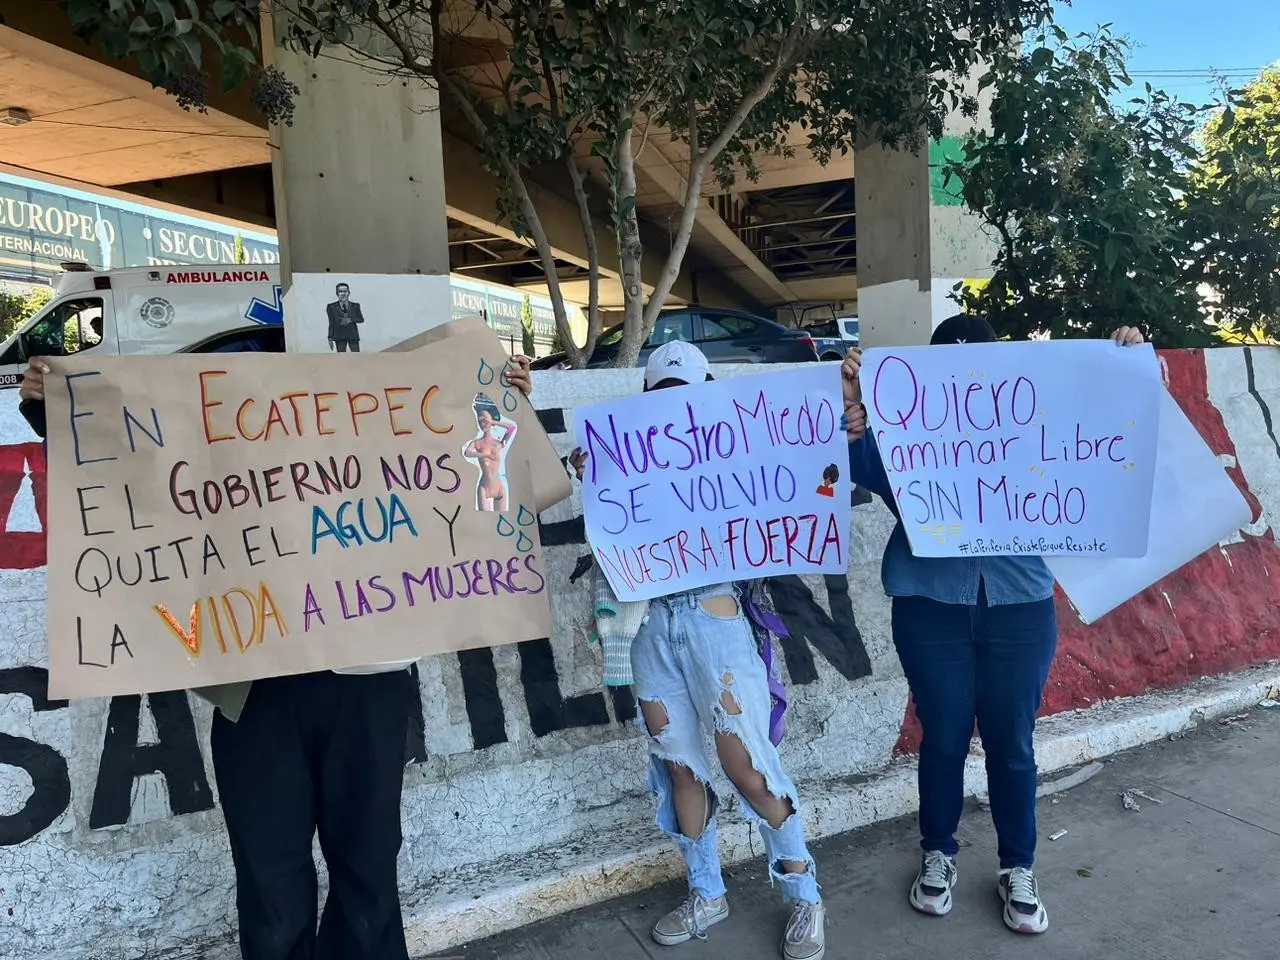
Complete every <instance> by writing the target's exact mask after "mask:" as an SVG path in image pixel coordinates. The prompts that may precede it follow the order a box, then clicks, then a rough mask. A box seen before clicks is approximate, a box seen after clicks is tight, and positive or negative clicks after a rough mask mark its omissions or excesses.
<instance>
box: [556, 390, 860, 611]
mask: <svg viewBox="0 0 1280 960" xmlns="http://www.w3.org/2000/svg"><path fill="white" fill-rule="evenodd" d="M842 412H843V411H842V402H841V396H840V370H839V368H838V367H836V366H834V365H824V366H817V365H815V366H813V367H811V368H805V369H793V370H785V371H781V372H777V373H769V374H762V375H759V376H751V377H738V378H734V379H732V380H724V381H717V382H712V383H705V384H699V385H697V386H686V387H676V388H673V389H667V390H658V391H654V392H652V393H647V394H640V395H637V396H635V397H629V398H626V399H623V400H614V401H611V402H608V403H600V404H596V405H594V406H589V407H578V408H577V409H576V410H575V411H574V429H575V432H576V435H577V441H578V445H579V446H581V447H582V449H583V450H584V451H586V453H587V455H588V459H587V466H586V474H585V476H584V477H583V492H582V500H583V514H584V518H585V520H586V527H587V539H588V541H590V544H591V549H592V552H593V553H594V554H595V557H596V561H597V562H598V563H599V564H600V567H601V569H602V570H604V572H605V575H606V576H607V577H608V579H609V584H610V585H611V586H612V587H613V591H614V593H615V594H616V595H617V596H618V598H619V599H620V600H648V599H652V598H653V597H662V596H667V595H668V594H672V593H678V592H680V591H682V590H690V589H693V588H695V587H700V586H706V585H709V584H715V583H723V582H726V581H732V580H747V579H754V578H756V577H764V576H769V575H771V574H779V573H844V572H845V570H846V569H847V567H848V562H849V558H848V539H849V523H850V490H849V480H848V476H847V474H848V472H849V470H848V463H849V447H848V442H847V440H846V439H845V435H844V431H843V430H842V429H841V427H840V419H841V415H842Z"/></svg>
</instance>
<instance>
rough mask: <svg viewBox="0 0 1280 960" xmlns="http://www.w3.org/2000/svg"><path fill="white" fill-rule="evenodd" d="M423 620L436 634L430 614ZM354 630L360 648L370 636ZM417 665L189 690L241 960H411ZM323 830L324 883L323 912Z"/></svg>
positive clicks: (36, 376) (33, 367)
mask: <svg viewBox="0 0 1280 960" xmlns="http://www.w3.org/2000/svg"><path fill="white" fill-rule="evenodd" d="M402 359H403V358H402ZM224 362H225V361H224ZM528 370H529V366H528V361H527V360H525V359H523V358H513V359H512V363H511V365H510V366H509V367H507V368H506V370H505V376H506V380H507V382H508V383H509V384H510V385H511V386H512V387H513V388H514V389H516V390H519V391H520V392H523V393H525V394H528V393H529V392H530V388H531V384H530V379H529V372H528ZM49 374H50V366H49V364H47V363H45V362H44V361H43V360H41V359H35V360H32V361H31V363H30V367H29V369H28V370H27V372H26V376H25V378H24V380H23V383H22V387H21V390H20V394H21V398H22V401H21V411H22V413H23V415H24V416H25V417H26V418H27V421H28V422H29V423H30V424H31V426H32V428H33V429H34V430H35V431H36V433H37V434H39V435H40V436H42V437H43V436H45V434H46V426H47V424H46V417H45V379H46V375H49ZM49 379H50V380H52V377H51V376H50V377H49ZM331 396H336V394H331ZM317 408H318V406H317ZM194 429H197V430H198V429H199V427H198V426H195V427H194ZM166 579H167V578H166ZM388 592H389V591H388ZM309 593H310V591H309V589H308V595H309ZM197 609H199V608H197ZM226 609H228V610H230V609H231V608H230V607H229V606H228V607H227V608H226ZM342 613H343V615H344V618H346V616H345V615H346V613H347V610H346V606H345V604H343V608H342ZM193 616H194V614H193ZM231 616H234V615H233V614H231ZM421 625H422V627H423V628H424V629H430V625H429V624H428V623H427V618H422V619H421ZM346 629H347V630H349V631H351V632H352V639H353V640H357V641H358V640H362V639H364V638H365V637H366V636H367V635H368V632H369V630H370V629H371V628H369V627H365V626H363V625H360V626H355V627H347V628H346ZM193 632H194V631H193ZM237 632H238V630H237ZM221 635H222V632H221V628H218V636H219V639H221ZM413 662H414V661H407V662H406V661H400V662H393V663H376V664H372V665H369V666H364V667H351V668H345V669H335V670H332V671H330V670H318V671H314V672H308V673H300V674H293V675H287V676H271V677H268V678H266V679H261V680H254V681H253V683H252V685H250V684H247V683H239V684H236V683H233V684H225V685H222V686H218V687H205V688H202V689H198V690H195V691H194V692H195V693H197V694H198V695H200V696H202V697H204V698H205V699H207V700H209V701H210V702H212V703H213V704H214V705H215V707H217V711H216V712H215V714H214V718H213V727H212V732H211V735H210V745H211V752H212V757H213V767H214V773H215V775H216V778H217V784H218V793H219V798H220V802H221V807H222V813H223V816H224V818H225V822H226V826H227V836H228V839H229V841H230V847H231V855H232V860H233V862H234V865H235V874H236V907H237V912H238V916H239V934H240V950H241V955H242V956H243V957H244V958H245V960H303V958H307V960H407V957H408V950H407V946H406V943H405V935H404V927H403V923H402V919H401V913H400V892H399V882H398V876H397V858H398V855H399V852H400V847H401V841H402V838H401V819H400V794H401V788H402V785H403V779H404V769H405V764H406V761H407V759H408V758H407V755H406V753H407V742H408V741H407V734H408V732H409V729H410V716H411V712H412V708H413V705H414V701H415V699H416V698H417V697H419V696H420V693H419V691H418V688H417V685H416V683H415V682H414V677H413V674H412V673H411V672H410V670H409V668H410V667H411V666H412V663H413ZM317 833H318V835H319V838H320V847H321V850H322V851H323V854H324V857H325V862H326V864H327V866H328V875H329V893H328V897H327V899H326V902H325V904H324V912H323V914H322V915H320V916H319V917H317V877H316V870H315V863H314V860H313V857H312V844H313V842H314V839H315V837H316V835H317Z"/></svg>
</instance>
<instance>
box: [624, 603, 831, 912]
mask: <svg viewBox="0 0 1280 960" xmlns="http://www.w3.org/2000/svg"><path fill="white" fill-rule="evenodd" d="M725 595H734V589H733V586H732V585H731V584H721V585H719V586H713V587H705V588H703V589H700V590H691V591H689V592H688V593H680V594H675V595H673V596H670V597H663V598H661V599H658V600H654V601H652V602H651V603H650V605H649V616H648V619H647V620H646V621H645V624H644V626H643V627H641V628H640V632H639V633H638V634H637V635H636V638H635V641H634V642H633V643H632V644H631V670H632V674H633V676H634V679H635V691H636V699H637V701H638V702H639V703H640V704H641V707H643V704H645V703H657V704H661V706H662V707H663V708H664V710H665V712H666V715H667V718H668V723H667V726H666V727H665V728H664V729H662V730H657V731H647V730H646V732H647V733H649V756H650V761H649V787H650V789H651V790H652V791H653V794H654V797H655V799H656V800H657V803H658V826H659V827H660V828H661V829H662V831H663V832H664V833H666V834H667V836H669V837H671V839H672V840H674V841H675V842H676V845H677V846H678V847H679V848H680V852H681V853H682V854H683V855H684V859H685V863H686V864H687V866H688V874H689V889H690V890H692V891H693V892H695V893H699V894H701V895H702V896H704V897H711V898H714V897H719V896H723V895H724V892H725V887H724V879H723V877H722V876H721V871H720V856H719V853H718V851H717V848H716V828H715V818H714V811H715V808H716V797H715V794H714V792H713V791H712V790H711V786H710V785H711V766H710V762H709V759H708V755H707V749H706V737H707V736H708V735H711V734H714V733H727V734H732V735H733V736H735V737H737V738H738V739H739V740H740V741H742V744H743V746H744V747H745V748H746V750H747V753H748V755H749V756H750V757H751V765H752V767H753V768H754V769H755V770H756V771H758V772H759V773H760V774H761V775H762V776H763V777H764V780H765V785H766V787H767V788H768V790H769V793H771V794H772V795H773V796H775V797H785V798H786V799H788V800H790V801H791V808H792V811H793V812H792V814H791V816H790V817H788V818H787V819H786V820H785V821H784V822H783V823H782V825H781V826H780V827H777V828H774V827H772V826H770V825H769V823H768V821H766V820H765V819H764V818H763V817H761V816H760V815H759V814H758V813H757V812H756V811H755V810H753V809H752V807H751V804H750V803H749V802H748V801H747V799H746V798H745V797H742V796H739V800H740V801H741V803H742V809H743V812H744V813H745V814H746V816H747V818H748V819H750V820H751V821H753V822H754V823H755V824H756V825H757V826H758V827H759V829H760V836H761V837H762V838H763V840H764V848H765V853H766V854H767V855H768V858H769V874H770V877H771V878H772V879H774V880H775V881H777V882H778V883H779V884H781V886H782V893H783V896H784V897H785V898H786V899H787V900H804V901H806V902H809V903H817V902H818V900H819V899H820V898H819V895H818V882H817V877H816V875H815V872H814V865H813V857H812V856H810V854H809V850H808V847H807V846H806V845H805V840H804V825H803V824H802V823H801V820H800V803H799V798H798V797H797V796H796V787H795V784H794V783H792V781H791V779H790V778H789V777H788V776H787V774H786V772H785V771H784V770H783V769H782V760H781V758H780V757H779V756H778V750H777V748H776V747H775V746H774V745H773V744H772V743H771V742H770V740H769V713H770V710H771V709H772V701H771V700H770V698H769V680H768V675H767V673H766V670H765V666H764V661H763V660H761V659H760V654H759V652H758V650H757V649H756V641H755V637H754V635H753V634H752V632H751V626H750V624H749V623H747V620H746V618H745V617H744V616H743V614H742V610H741V607H739V610H738V613H737V614H735V615H733V616H730V617H724V616H718V615H717V614H714V613H709V612H708V611H707V610H706V609H705V608H704V607H703V605H702V602H703V601H704V600H707V599H709V598H711V597H716V596H725ZM726 695H727V696H728V697H729V698H731V700H730V701H726V699H725V698H726ZM726 702H732V703H733V704H734V705H735V706H736V707H737V712H736V713H734V712H731V711H730V710H728V709H726V707H725V704H726ZM639 723H640V728H641V729H642V730H645V729H646V727H645V722H644V714H643V712H641V713H640V714H639ZM668 763H672V764H676V765H678V766H682V767H685V768H687V769H688V770H690V771H691V772H692V773H693V775H694V777H695V778H696V779H697V780H698V782H699V783H701V784H703V785H704V786H705V787H706V789H707V797H708V804H709V806H708V810H709V811H710V812H711V814H712V816H710V817H709V818H708V821H709V822H708V823H707V825H706V827H705V828H704V829H703V831H702V833H701V834H700V835H699V836H698V837H697V838H696V839H694V838H691V837H687V836H685V835H684V834H682V833H681V832H680V825H679V821H678V819H677V817H676V806H675V787H674V784H673V783H672V780H671V771H670V769H669V768H668V766H667V764H668ZM784 860H786V861H792V862H797V863H804V864H806V865H807V866H808V870H807V871H805V872H804V873H785V872H783V871H782V868H781V864H782V861H784Z"/></svg>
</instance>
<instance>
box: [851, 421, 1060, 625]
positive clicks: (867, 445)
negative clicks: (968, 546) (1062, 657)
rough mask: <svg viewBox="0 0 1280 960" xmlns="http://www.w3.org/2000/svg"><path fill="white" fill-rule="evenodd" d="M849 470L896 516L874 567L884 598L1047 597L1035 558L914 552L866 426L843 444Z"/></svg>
mask: <svg viewBox="0 0 1280 960" xmlns="http://www.w3.org/2000/svg"><path fill="white" fill-rule="evenodd" d="M849 472H850V476H851V477H852V478H853V480H854V482H855V483H858V484H861V485H862V486H863V487H865V488H866V489H868V490H870V491H871V492H872V493H874V494H876V495H878V496H879V497H880V498H881V499H883V500H884V502H885V505H886V506H888V508H889V509H890V510H892V511H893V515H894V516H895V517H897V518H898V523H897V525H896V526H895V527H894V528H893V535H892V536H890V537H889V545H888V546H886V547H885V550H884V563H883V565H882V566H881V568H880V579H881V581H882V582H883V584H884V592H885V593H886V594H888V595H889V596H891V597H928V598H929V599H930V600H937V601H938V602H939V603H955V604H963V605H965V606H974V605H976V604H977V603H978V592H979V590H980V589H981V588H983V587H985V592H986V598H987V603H989V604H990V605H991V606H993V607H995V606H1004V605H1006V604H1011V603H1032V602H1035V601H1037V600H1044V599H1047V598H1048V597H1051V596H1053V582H1054V581H1053V574H1052V573H1050V572H1049V568H1048V567H1047V566H1045V562H1044V561H1043V560H1042V559H1040V558H1039V557H917V556H915V555H914V554H913V553H912V552H911V547H910V545H909V543H908V541H907V532H906V530H904V529H903V527H902V517H901V516H899V514H898V507H897V505H896V504H895V503H894V500H893V489H892V487H891V486H890V484H889V477H888V474H886V473H885V469H884V463H883V462H882V461H881V459H880V451H879V450H878V449H877V448H876V441H875V438H874V437H873V436H872V434H871V431H870V430H868V431H867V435H866V437H865V438H863V439H862V440H859V441H858V442H857V443H851V444H849Z"/></svg>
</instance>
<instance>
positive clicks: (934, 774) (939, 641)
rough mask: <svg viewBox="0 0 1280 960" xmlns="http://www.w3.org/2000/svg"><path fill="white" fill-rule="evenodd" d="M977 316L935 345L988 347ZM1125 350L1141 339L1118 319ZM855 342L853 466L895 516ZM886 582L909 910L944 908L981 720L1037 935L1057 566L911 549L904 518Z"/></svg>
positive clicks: (945, 328) (1005, 836)
mask: <svg viewBox="0 0 1280 960" xmlns="http://www.w3.org/2000/svg"><path fill="white" fill-rule="evenodd" d="M995 339H996V335H995V331H994V330H993V329H992V328H991V325H990V324H989V323H988V322H987V321H986V320H985V319H983V318H981V317H976V316H968V315H958V316H955V317H952V318H950V319H949V320H945V321H943V322H942V323H941V324H940V325H939V326H938V328H937V330H935V331H934V334H933V338H932V340H931V341H930V342H931V343H932V344H943V343H990V342H992V341H994V340H995ZM1112 339H1113V340H1114V341H1115V342H1116V343H1117V344H1119V345H1121V346H1128V345H1133V344H1139V343H1142V342H1143V338H1142V334H1141V333H1140V332H1139V331H1137V330H1136V329H1133V328H1130V327H1121V328H1120V329H1119V330H1117V331H1116V332H1115V333H1114V334H1113V335H1112ZM860 366H861V361H860V355H859V353H858V351H856V350H851V351H849V354H848V356H847V357H846V358H845V361H844V366H843V374H844V384H845V419H846V424H847V429H848V431H849V438H850V441H851V442H850V446H849V467H850V471H851V475H852V478H853V480H854V481H855V482H856V483H858V484H860V485H861V486H863V487H864V488H866V489H867V490H869V491H871V492H872V493H874V494H877V495H878V496H880V497H881V498H882V499H883V500H884V502H885V504H886V505H887V506H888V507H889V509H890V510H892V511H893V514H894V516H895V517H897V516H898V510H897V507H896V506H895V505H894V500H893V490H892V488H891V485H890V482H889V478H888V476H887V475H886V473H885V468H884V464H883V462H882V461H881V458H880V453H879V450H878V449H877V447H876V439H875V437H874V436H873V435H872V434H871V433H869V432H867V430H866V409H865V408H864V407H863V406H862V402H861V401H862V393H861V386H860V384H859V381H858V375H859V371H860ZM881 579H882V581H883V583H884V590H885V593H886V594H888V595H889V597H890V598H891V599H892V604H893V613H892V632H893V643H894V646H895V647H896V648H897V651H898V658H899V659H900V660H901V662H902V670H903V673H905V674H906V677H907V682H908V684H909V685H910V687H911V694H912V696H913V698H914V700H915V708H916V716H917V717H918V718H919V720H920V727H921V730H922V732H923V738H922V740H921V744H920V761H919V791H920V836H921V839H920V846H921V848H922V849H923V854H922V856H921V861H920V870H919V872H918V873H917V875H916V878H915V881H914V882H913V883H912V884H911V891H910V902H911V906H912V907H914V908H915V909H916V910H918V911H920V912H921V913H925V914H930V915H933V916H943V915H945V914H947V913H949V912H950V911H951V906H952V899H951V890H952V887H954V886H955V883H956V878H957V872H956V862H955V858H956V854H957V852H958V851H959V846H958V844H957V843H956V837H955V834H956V828H957V827H958V826H959V823H960V814H961V811H962V809H963V806H964V765H965V758H966V757H967V756H968V754H969V743H970V739H971V737H972V735H973V726H974V721H975V720H976V721H977V723H978V728H979V731H980V733H981V736H982V746H983V750H984V752H985V755H986V767H987V785H988V792H989V794H990V798H991V819H992V821H993V822H994V824H995V829H996V836H997V838H998V841H999V856H1000V870H999V873H998V875H997V892H998V893H999V895H1000V899H1001V904H1002V916H1003V919H1004V923H1005V925H1006V926H1007V927H1009V928H1010V929H1011V930H1014V931H1016V932H1018V933H1043V932H1045V931H1046V930H1047V929H1048V928H1049V915H1048V913H1047V912H1046V911H1045V908H1044V904H1043V903H1042V902H1041V900H1040V894H1039V889H1038V887H1037V884H1036V878H1035V874H1034V872H1033V868H1034V864H1035V852H1036V759H1035V749H1034V743H1033V734H1034V731H1035V721H1036V712H1037V711H1038V710H1039V709H1040V698H1041V694H1042V692H1043V690H1044V685H1045V681H1046V680H1047V679H1048V676H1049V666H1050V664H1051V663H1052V662H1053V656H1054V651H1055V649H1056V647H1057V642H1058V621H1057V615H1056V613H1055V611H1054V604H1053V590H1054V579H1053V574H1051V573H1050V572H1049V568H1048V567H1047V566H1046V565H1045V562H1044V560H1043V559H1041V558H1040V557H1020V556H990V557H917V556H914V555H913V554H912V553H911V547H910V545H909V544H908V542H907V534H906V531H905V530H904V529H903V527H902V520H901V518H900V517H899V519H898V523H897V525H896V526H895V527H894V530H893V534H892V536H890V538H889V543H888V546H886V547H885V551H884V562H883V564H882V566H881Z"/></svg>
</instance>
